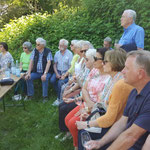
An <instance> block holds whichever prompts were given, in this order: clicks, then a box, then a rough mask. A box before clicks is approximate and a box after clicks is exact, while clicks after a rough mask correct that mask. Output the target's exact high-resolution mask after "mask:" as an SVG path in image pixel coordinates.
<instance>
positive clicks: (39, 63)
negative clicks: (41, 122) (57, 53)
mask: <svg viewBox="0 0 150 150" xmlns="http://www.w3.org/2000/svg"><path fill="white" fill-rule="evenodd" d="M52 60H53V58H52V53H51V51H50V49H48V48H46V41H45V40H44V39H43V38H37V39H36V48H35V49H34V50H33V51H32V54H31V57H30V64H29V69H28V73H27V75H26V76H25V79H26V80H27V94H28V99H30V98H31V97H32V96H33V95H34V86H33V80H35V79H41V81H42V89H43V103H45V102H46V101H47V96H48V80H49V78H50V74H51V73H52V72H53V67H52V65H51V62H52Z"/></svg>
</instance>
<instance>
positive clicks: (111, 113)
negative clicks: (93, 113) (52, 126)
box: [77, 49, 133, 150]
mask: <svg viewBox="0 0 150 150" xmlns="http://www.w3.org/2000/svg"><path fill="white" fill-rule="evenodd" d="M125 60H126V53H125V51H124V50H122V49H119V50H111V51H107V52H106V55H105V59H104V71H105V72H106V73H108V74H109V75H110V76H111V78H112V82H111V84H109V83H108V84H107V85H106V86H105V88H104V93H102V94H104V96H106V97H105V98H104V97H102V95H101V96H100V99H101V102H102V103H103V105H104V107H105V108H106V110H107V111H106V113H105V114H104V115H103V116H100V117H99V118H97V119H96V120H91V121H77V127H78V129H79V130H80V129H86V128H87V129H86V130H87V131H89V134H90V135H91V138H92V139H94V140H95V139H98V138H101V137H102V136H103V135H104V134H105V133H106V132H107V131H108V130H109V128H110V127H111V126H112V125H113V124H114V123H115V122H116V121H117V120H118V119H119V118H120V117H121V116H122V113H123V110H124V108H125V105H126V102H127V98H128V95H129V94H130V92H131V90H132V89H133V87H131V86H130V85H128V84H126V83H125V82H124V80H119V79H120V77H121V76H120V75H121V73H120V71H121V70H122V69H123V68H124V63H125ZM118 80H119V81H118ZM106 89H107V94H108V93H110V92H111V95H110V97H109V101H107V99H108V96H107V94H106V92H105V90H106ZM102 98H104V99H103V100H102ZM107 104H108V105H107ZM91 127H98V128H99V131H100V132H98V131H96V132H93V131H92V130H90V128H91ZM101 128H102V129H101ZM83 131H84V130H81V131H80V132H79V133H78V148H79V150H81V149H84V147H83V146H82V144H81V141H80V140H81V133H82V132H83Z"/></svg>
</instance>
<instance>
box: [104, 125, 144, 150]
mask: <svg viewBox="0 0 150 150" xmlns="http://www.w3.org/2000/svg"><path fill="white" fill-rule="evenodd" d="M145 132H146V130H145V129H143V128H141V127H139V126H137V125H136V124H133V125H132V126H131V127H130V128H128V129H127V130H126V131H124V132H123V133H121V134H120V136H119V137H118V138H117V139H116V140H115V141H114V142H113V144H112V145H111V146H110V147H109V148H108V149H107V150H120V149H121V150H128V149H129V148H130V147H132V146H133V145H134V143H135V142H136V141H137V140H138V139H139V138H140V137H141V136H142V135H143V134H144V133H145Z"/></svg>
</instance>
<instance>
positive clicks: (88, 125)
mask: <svg viewBox="0 0 150 150" xmlns="http://www.w3.org/2000/svg"><path fill="white" fill-rule="evenodd" d="M87 127H88V128H90V124H89V120H88V121H87Z"/></svg>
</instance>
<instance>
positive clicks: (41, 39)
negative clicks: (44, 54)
mask: <svg viewBox="0 0 150 150" xmlns="http://www.w3.org/2000/svg"><path fill="white" fill-rule="evenodd" d="M36 42H38V43H40V44H41V45H44V47H45V46H46V40H44V39H43V38H40V37H39V38H37V39H36Z"/></svg>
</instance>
